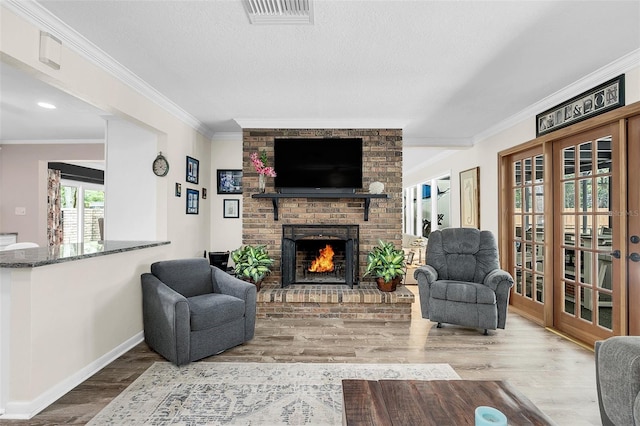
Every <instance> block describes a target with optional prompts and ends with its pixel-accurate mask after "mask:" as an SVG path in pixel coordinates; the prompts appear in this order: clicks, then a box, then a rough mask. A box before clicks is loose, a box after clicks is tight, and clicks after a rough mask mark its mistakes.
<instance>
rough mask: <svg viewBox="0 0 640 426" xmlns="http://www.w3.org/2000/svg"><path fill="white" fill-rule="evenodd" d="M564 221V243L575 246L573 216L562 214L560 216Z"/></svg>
mask: <svg viewBox="0 0 640 426" xmlns="http://www.w3.org/2000/svg"><path fill="white" fill-rule="evenodd" d="M562 221H563V222H564V245H566V246H575V245H576V226H575V223H574V222H575V216H569V215H564V216H562Z"/></svg>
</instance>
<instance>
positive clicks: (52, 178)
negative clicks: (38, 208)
mask: <svg viewBox="0 0 640 426" xmlns="http://www.w3.org/2000/svg"><path fill="white" fill-rule="evenodd" d="M47 171H48V179H47V240H48V242H49V247H51V246H56V245H59V244H62V237H63V228H62V208H61V203H60V188H61V185H60V170H52V169H48V170H47Z"/></svg>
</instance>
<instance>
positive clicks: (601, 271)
mask: <svg viewBox="0 0 640 426" xmlns="http://www.w3.org/2000/svg"><path fill="white" fill-rule="evenodd" d="M597 266H598V268H597V270H596V271H597V272H596V273H597V274H598V283H597V285H598V287H600V288H606V289H607V290H611V289H612V288H613V287H612V286H611V266H612V265H611V255H610V254H602V253H601V254H598V265H597Z"/></svg>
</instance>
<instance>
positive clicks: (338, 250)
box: [282, 225, 358, 287]
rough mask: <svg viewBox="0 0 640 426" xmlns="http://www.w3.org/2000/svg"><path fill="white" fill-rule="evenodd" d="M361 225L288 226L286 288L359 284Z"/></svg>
mask: <svg viewBox="0 0 640 426" xmlns="http://www.w3.org/2000/svg"><path fill="white" fill-rule="evenodd" d="M357 253H358V226H357V225H336V226H325V225H322V226H320V225H285V226H283V238H282V286H283V287H286V286H288V285H290V284H294V283H296V284H347V285H349V286H351V287H353V285H354V284H356V283H357V271H358V265H357V262H358V255H357Z"/></svg>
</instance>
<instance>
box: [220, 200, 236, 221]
mask: <svg viewBox="0 0 640 426" xmlns="http://www.w3.org/2000/svg"><path fill="white" fill-rule="evenodd" d="M222 217H224V218H225V219H237V218H239V217H240V200H232V199H225V200H224V201H223V214H222Z"/></svg>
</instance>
